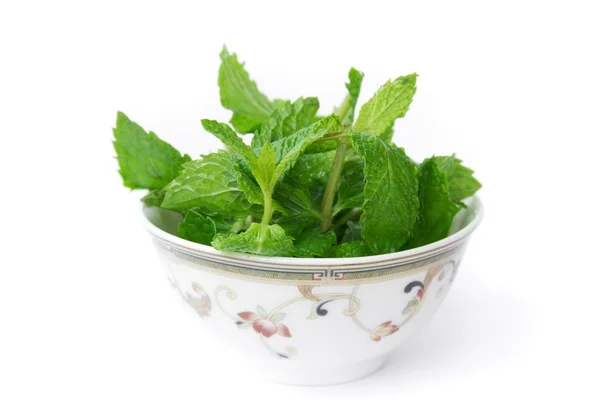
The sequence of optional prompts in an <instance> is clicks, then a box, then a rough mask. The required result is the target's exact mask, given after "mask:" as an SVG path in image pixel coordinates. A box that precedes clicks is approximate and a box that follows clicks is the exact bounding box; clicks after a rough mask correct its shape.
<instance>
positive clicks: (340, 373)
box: [263, 356, 388, 386]
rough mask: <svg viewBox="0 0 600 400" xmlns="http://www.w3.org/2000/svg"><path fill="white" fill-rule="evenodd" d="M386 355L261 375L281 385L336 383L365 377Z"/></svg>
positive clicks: (380, 365)
mask: <svg viewBox="0 0 600 400" xmlns="http://www.w3.org/2000/svg"><path fill="white" fill-rule="evenodd" d="M387 359H388V357H387V356H385V357H379V358H374V359H370V360H365V361H361V362H359V363H355V364H348V365H343V366H336V367H325V368H324V367H315V366H313V365H311V366H304V365H302V366H286V368H277V369H274V370H270V371H263V377H264V378H265V379H266V380H268V381H271V382H275V383H280V384H283V385H298V386H323V385H337V384H340V383H347V382H352V381H355V380H358V379H362V378H366V377H367V376H370V375H372V374H373V373H375V372H377V371H378V370H379V369H380V368H382V367H383V365H384V364H385V363H386V361H387Z"/></svg>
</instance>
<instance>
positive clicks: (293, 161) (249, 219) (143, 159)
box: [114, 48, 481, 257]
mask: <svg viewBox="0 0 600 400" xmlns="http://www.w3.org/2000/svg"><path fill="white" fill-rule="evenodd" d="M348 77H349V82H348V83H347V84H346V88H347V90H348V94H347V95H346V97H345V99H344V101H343V102H342V104H341V105H340V106H339V108H337V109H336V110H335V112H334V113H333V114H331V115H328V116H320V115H317V112H318V110H319V100H318V99H317V98H315V97H307V98H299V99H297V100H296V101H293V102H291V101H287V100H269V99H268V98H267V97H266V96H265V95H264V94H262V93H261V92H259V90H258V88H257V86H256V83H255V82H254V81H252V80H251V79H250V76H249V75H248V72H246V70H245V69H244V64H243V63H240V62H239V61H238V59H237V56H236V55H235V54H230V53H229V52H228V51H227V49H226V48H224V49H223V51H222V53H221V66H220V69H219V87H220V94H221V104H222V105H223V106H224V107H226V108H228V109H229V110H231V111H233V116H232V117H231V120H230V121H229V122H230V124H231V126H232V127H233V129H232V128H231V127H230V125H228V124H225V123H220V122H217V121H213V120H208V119H204V120H202V125H203V127H204V129H205V130H206V131H208V132H210V133H212V134H213V135H215V136H216V137H218V138H219V139H220V140H221V141H222V142H223V144H224V145H225V147H226V148H227V150H220V151H218V152H216V153H210V154H206V155H203V156H201V157H200V159H197V160H191V158H190V157H189V156H188V155H182V154H181V153H180V152H179V151H177V150H176V149H175V148H173V147H172V146H171V145H169V144H168V143H166V142H164V141H162V140H161V139H159V138H158V137H157V136H156V135H155V134H154V133H153V132H146V131H144V129H142V128H141V127H140V126H139V125H137V124H136V123H135V122H133V121H131V120H130V119H129V118H128V117H127V116H125V114H123V113H120V112H119V113H118V116H117V124H116V128H115V129H114V136H115V142H114V146H115V150H116V152H117V156H118V161H119V166H120V174H121V176H122V178H123V183H124V185H125V186H126V187H128V188H131V189H149V190H150V192H149V193H148V194H147V195H146V196H145V197H144V198H143V199H142V201H143V202H144V203H145V204H147V205H149V206H157V207H162V208H165V209H169V210H175V211H178V212H180V213H181V215H182V219H181V222H180V223H179V232H178V235H179V236H180V237H181V238H184V239H187V240H190V241H193V242H197V243H202V244H206V245H212V246H213V247H214V248H216V249H218V250H222V251H234V252H243V253H252V254H261V255H265V256H295V257H359V256H367V255H374V254H385V253H391V252H396V251H399V250H406V249H410V248H414V247H418V246H423V245H426V244H428V243H432V242H435V241H437V240H440V239H443V238H444V237H446V236H447V235H448V233H449V230H450V225H451V223H452V220H453V218H454V216H455V215H456V214H457V213H458V212H459V210H460V209H461V207H464V204H463V203H462V200H463V199H465V198H467V197H470V196H472V195H473V194H474V193H475V192H476V191H477V190H478V189H479V188H480V187H481V185H480V184H479V182H478V181H477V180H476V179H475V178H474V177H473V176H472V175H473V171H472V170H470V169H468V168H466V167H465V166H463V165H462V164H461V160H459V159H458V158H456V157H454V156H435V157H431V158H428V159H426V160H424V161H423V162H422V163H420V164H417V163H415V162H414V161H413V160H412V159H411V158H409V157H408V156H407V155H406V154H405V152H404V149H402V148H399V147H397V146H396V145H395V144H394V143H392V136H393V125H394V122H395V121H396V119H398V118H402V117H403V116H404V115H405V114H406V112H407V110H408V108H409V106H410V104H411V101H412V99H413V96H414V94H415V91H416V79H417V75H416V74H410V75H407V76H401V77H399V78H397V79H395V80H393V81H388V82H387V83H385V84H384V85H383V86H382V87H381V88H380V89H379V90H378V91H377V93H376V94H375V95H374V96H373V97H372V98H371V99H370V100H369V101H368V102H367V103H365V104H364V105H363V106H362V108H361V109H360V112H359V113H358V117H357V118H356V119H355V118H354V114H355V108H356V104H357V100H358V95H359V93H360V88H361V83H362V79H363V74H362V73H361V72H359V71H357V70H356V69H354V68H352V69H351V70H350V72H349V74H348ZM234 129H235V130H234ZM246 134H252V135H253V136H252V141H251V144H250V145H247V144H246V143H245V142H244V141H243V140H242V138H241V136H240V135H246ZM247 142H250V141H249V140H248V141H247Z"/></svg>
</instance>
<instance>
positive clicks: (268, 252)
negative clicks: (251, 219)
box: [212, 223, 294, 257]
mask: <svg viewBox="0 0 600 400" xmlns="http://www.w3.org/2000/svg"><path fill="white" fill-rule="evenodd" d="M293 240H294V239H293V238H292V237H290V236H288V235H286V233H285V231H284V230H283V228H282V227H280V226H279V225H265V224H257V223H253V224H252V225H250V228H249V229H248V230H247V231H245V232H242V233H239V234H230V235H225V234H217V235H216V236H215V238H214V239H213V241H212V245H213V247H214V248H215V249H217V250H221V251H234V252H240V253H251V254H260V255H263V256H273V257H286V256H292V255H293V254H294V243H293Z"/></svg>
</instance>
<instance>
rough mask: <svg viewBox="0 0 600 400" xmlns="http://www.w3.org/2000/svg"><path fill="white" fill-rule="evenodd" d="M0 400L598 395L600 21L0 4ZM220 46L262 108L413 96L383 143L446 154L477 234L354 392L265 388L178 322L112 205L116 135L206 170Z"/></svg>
mask: <svg viewBox="0 0 600 400" xmlns="http://www.w3.org/2000/svg"><path fill="white" fill-rule="evenodd" d="M0 4H1V5H0V135H1V142H0V143H1V144H0V149H1V151H0V164H1V168H0V177H1V182H2V184H1V185H0V191H1V196H0V206H1V207H0V212H1V213H2V216H1V218H0V232H1V234H2V241H1V242H0V243H1V244H0V248H1V251H0V266H1V269H0V274H1V275H0V398H2V399H7V400H9V399H10V400H12V399H31V398H49V397H51V398H61V399H86V400H87V399H113V398H114V399H141V398H144V399H178V398H215V399H221V398H230V397H231V398H233V396H236V397H237V398H245V397H247V396H250V397H253V396H258V397H259V398H263V399H271V398H273V399H275V398H278V399H279V398H281V399H301V398H302V399H306V398H312V399H324V398H328V399H330V398H344V399H354V398H357V399H358V398H361V399H365V398H367V399H371V398H390V399H392V398H394V399H396V398H409V396H412V397H414V398H419V399H434V398H435V399H440V398H444V397H445V396H449V397H451V398H464V399H481V398H485V399H494V398H503V399H505V398H525V396H536V397H537V396H545V395H550V394H556V395H566V396H569V398H586V399H587V398H596V399H597V398H599V397H598V396H599V394H598V388H597V373H598V359H599V358H598V356H599V355H600V354H599V352H598V338H599V335H600V332H599V330H598V328H597V327H596V326H595V325H596V324H597V322H598V315H599V313H598V305H599V304H600V301H599V299H598V294H597V293H598V288H600V279H599V278H600V273H599V271H600V261H599V257H598V255H597V252H596V248H597V243H598V239H599V238H600V234H599V226H600V225H599V223H600V221H599V218H598V202H599V197H598V194H599V190H598V185H599V182H598V181H599V178H598V176H599V172H600V169H599V163H598V161H597V156H598V147H597V142H598V140H597V138H598V136H599V135H600V122H599V121H600V113H599V110H600V62H599V59H598V56H599V50H600V45H599V41H600V28H599V26H600V24H599V22H598V20H599V15H600V14H599V12H598V10H597V8H596V7H595V5H596V4H594V2H592V1H590V2H587V3H586V2H582V1H559V2H553V1H549V0H546V1H540V2H533V1H514V2H513V1H506V0H505V1H497V2H493V1H474V2H463V1H448V2H430V1H421V2H410V3H408V2H406V3H404V2H399V1H393V2H392V1H389V2H383V1H373V0H370V1H361V2H353V1H344V2H333V1H330V2H325V1H321V2H313V1H295V2H285V1H277V2H261V1H240V2H233V1H211V2H207V3H206V4H203V2H200V1H196V2H179V1H168V2H167V1H165V2H151V1H145V2H139V3H132V2H128V1H98V2H92V1H87V2H86V1H77V2H71V3H69V2H64V1H44V2H41V1H40V2H28V1H13V2H11V1H8V2H6V1H3V2H2V3H0ZM224 43H226V44H227V46H228V47H229V49H230V50H232V51H235V52H237V53H238V54H239V55H240V58H241V59H242V60H246V61H247V64H246V65H247V68H248V69H249V70H250V72H251V74H252V76H253V78H254V79H255V80H256V81H257V82H258V84H259V87H260V88H261V90H262V91H263V92H265V93H266V94H268V95H269V96H270V97H271V98H289V99H294V98H296V97H298V96H301V95H304V96H310V95H316V96H319V98H320V99H321V105H322V108H321V110H322V111H323V112H328V111H329V110H332V108H333V106H334V105H335V104H336V103H338V102H339V101H341V99H342V98H343V96H344V92H345V88H344V85H343V84H344V82H345V80H346V74H347V70H348V68H349V67H350V66H355V67H357V68H358V69H360V70H362V71H364V72H365V74H366V77H365V80H364V84H363V96H362V101H363V102H364V101H366V99H368V97H370V95H371V94H372V93H373V92H374V91H375V90H376V89H377V87H378V86H379V85H380V84H382V83H383V82H384V81H386V80H387V79H389V78H393V77H395V76H398V75H403V74H407V73H410V72H413V71H416V72H418V73H419V75H420V76H419V81H418V88H419V89H418V92H417V95H416V97H415V100H414V102H413V105H412V108H411V110H410V112H409V113H408V115H407V117H406V118H405V119H403V120H401V121H399V122H398V123H397V124H396V132H397V133H396V142H397V143H398V144H400V145H402V146H404V147H405V148H406V150H407V152H408V154H410V155H411V156H413V157H414V158H417V159H421V158H423V157H426V156H429V155H431V154H433V153H436V154H449V153H452V152H456V153H457V154H458V156H459V157H460V158H462V159H464V160H465V162H466V164H467V165H468V166H470V167H472V168H474V169H475V170H476V173H477V177H478V178H479V179H480V180H481V181H482V182H483V184H484V189H483V190H482V191H481V197H482V199H483V201H484V204H485V206H486V217H485V219H484V222H483V224H482V225H481V227H480V229H479V230H478V231H477V232H476V233H475V235H474V237H473V240H472V241H471V244H470V248H469V251H468V253H467V256H466V259H465V262H464V264H463V267H462V268H461V273H460V274H459V276H458V279H457V281H456V283H455V286H454V288H453V290H452V291H451V293H450V295H449V296H448V298H447V300H446V302H445V304H443V305H442V307H441V309H440V311H439V312H438V314H437V315H436V317H435V318H434V320H433V321H432V322H431V323H430V324H429V325H428V327H427V328H425V330H424V331H423V332H422V333H421V334H420V335H419V336H418V337H414V338H413V339H412V340H411V341H409V342H408V343H406V345H405V346H404V347H403V348H402V349H401V350H400V351H399V352H398V353H397V354H396V355H395V356H394V358H393V359H392V360H391V362H390V363H389V364H388V365H387V367H386V368H385V369H384V370H382V371H381V372H379V373H378V374H376V375H374V376H372V377H370V378H368V379H365V380H362V381H359V382H355V383H352V384H348V385H342V386H334V387H323V388H303V387H286V386H279V385H275V384H271V383H266V382H263V381H261V380H259V379H257V378H255V377H254V376H253V374H252V370H251V369H250V370H248V369H247V367H246V366H245V365H242V364H239V363H238V361H237V358H236V356H235V354H231V353H230V352H229V351H228V350H227V348H223V347H221V346H220V345H218V344H216V343H213V342H212V341H209V339H208V338H209V336H208V335H207V334H206V333H205V332H204V331H203V330H202V329H200V323H199V321H197V320H196V318H194V317H193V316H191V314H190V313H188V311H187V310H186V309H185V308H184V307H182V306H180V305H179V304H178V301H177V300H176V298H175V296H174V295H173V294H172V293H171V289H170V287H169V285H168V283H167V280H166V279H165V278H164V276H163V273H162V271H161V270H160V269H159V266H158V261H157V258H156V256H155V253H154V250H153V249H152V247H151V243H150V240H149V239H148V237H147V236H146V234H145V232H143V230H142V228H141V224H140V221H139V219H140V215H139V210H138V201H137V198H139V196H140V194H139V193H130V192H129V191H128V190H126V189H125V188H123V187H122V185H121V182H120V178H119V176H118V174H117V172H116V170H117V165H116V161H115V160H114V158H113V150H112V145H111V128H112V126H113V125H114V120H115V117H116V111H117V110H122V111H124V112H126V113H127V114H128V115H129V116H130V117H131V118H132V119H134V120H136V121H137V122H139V123H140V124H141V125H142V126H144V127H145V128H146V129H151V130H153V131H155V132H156V133H157V134H158V135H159V136H161V137H162V138H163V139H165V140H167V141H169V142H170V143H172V144H173V145H175V146H176V147H178V148H179V149H181V150H182V151H185V152H187V153H189V154H191V155H192V156H194V157H197V156H198V155H199V154H200V153H206V152H208V151H211V150H214V149H216V148H217V146H218V144H217V143H216V142H215V140H213V139H212V138H211V137H210V136H209V135H208V134H207V133H205V132H203V131H202V128H201V126H200V123H199V120H200V119H201V118H214V119H219V120H223V121H225V120H227V119H228V118H229V113H228V112H227V111H225V110H222V109H221V108H220V105H219V98H218V89H217V69H218V65H219V58H218V54H219V52H220V50H221V47H222V45H223V44H224Z"/></svg>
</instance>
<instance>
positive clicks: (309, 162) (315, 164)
mask: <svg viewBox="0 0 600 400" xmlns="http://www.w3.org/2000/svg"><path fill="white" fill-rule="evenodd" d="M334 157H335V151H328V152H324V153H311V154H307V153H304V154H301V155H300V157H298V160H297V161H296V164H294V167H292V169H290V171H289V172H288V174H287V178H286V180H288V181H290V182H301V183H302V184H303V185H306V186H308V187H312V186H313V185H314V184H316V183H318V184H321V185H325V184H327V178H328V177H329V173H330V172H331V168H332V167H333V159H334Z"/></svg>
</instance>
